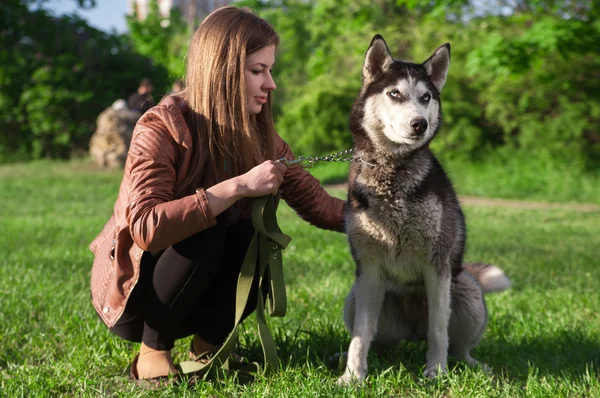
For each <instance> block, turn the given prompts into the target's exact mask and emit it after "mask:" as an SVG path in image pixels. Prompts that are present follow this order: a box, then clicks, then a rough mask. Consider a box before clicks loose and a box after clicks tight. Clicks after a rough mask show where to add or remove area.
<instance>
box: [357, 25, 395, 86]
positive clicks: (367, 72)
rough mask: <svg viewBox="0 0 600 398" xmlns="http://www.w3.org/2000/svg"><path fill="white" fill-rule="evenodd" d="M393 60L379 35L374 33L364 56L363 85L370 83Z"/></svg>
mask: <svg viewBox="0 0 600 398" xmlns="http://www.w3.org/2000/svg"><path fill="white" fill-rule="evenodd" d="M393 62H394V59H393V58H392V55H391V54H390V50H389V49H388V46H387V44H386V43H385V40H383V37H381V35H375V37H373V40H371V45H370V46H369V49H368V50H367V55H366V56H365V63H364V65H363V85H364V86H366V85H367V84H369V83H371V82H372V81H373V80H375V79H377V78H378V77H379V76H380V75H381V74H382V73H384V72H385V71H387V70H388V69H389V68H390V65H392V63H393Z"/></svg>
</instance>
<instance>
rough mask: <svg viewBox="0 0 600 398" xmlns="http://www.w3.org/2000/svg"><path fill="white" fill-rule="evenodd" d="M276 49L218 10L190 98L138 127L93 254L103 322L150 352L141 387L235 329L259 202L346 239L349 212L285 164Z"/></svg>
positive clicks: (197, 59) (191, 73)
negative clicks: (275, 111) (185, 349)
mask: <svg viewBox="0 0 600 398" xmlns="http://www.w3.org/2000/svg"><path fill="white" fill-rule="evenodd" d="M278 44H279V38H278V36H277V34H276V33H275V31H274V30H273V28H272V27H271V25H269V24H268V23H267V22H266V21H265V20H263V19H261V18H259V17H258V16H256V15H255V14H252V13H251V12H250V11H248V10H246V9H243V8H235V7H223V8H220V9H218V10H216V11H214V12H213V13H212V14H210V15H209V16H208V17H206V18H205V19H204V21H203V22H202V24H201V25H200V28H199V29H198V30H197V31H196V33H195V35H194V37H193V38H192V39H191V41H190V46H189V50H188V54H187V72H186V79H185V86H186V87H185V89H184V90H183V91H182V92H179V93H176V94H173V95H169V96H166V97H165V98H164V99H163V100H162V101H161V102H160V104H158V106H156V107H154V108H152V109H151V110H149V111H148V112H147V113H146V114H145V115H144V116H142V118H141V119H140V120H139V121H138V123H137V126H136V127H135V131H134V134H133V139H132V142H131V146H130V148H129V152H128V155H127V161H126V165H125V173H124V176H123V180H122V183H121V188H120V191H119V197H118V199H117V201H116V204H115V206H114V213H113V215H112V217H111V218H110V220H109V221H108V222H107V223H106V225H105V227H104V229H103V231H102V232H101V233H100V235H98V237H97V238H96V239H95V240H94V242H92V244H91V245H90V249H91V250H92V251H93V252H94V255H95V258H94V264H93V267H92V278H91V288H92V301H93V304H94V307H95V309H96V311H97V312H98V314H99V315H100V317H101V318H102V320H103V321H104V323H105V324H106V325H107V326H108V327H109V328H110V330H111V331H112V332H113V333H115V334H116V335H117V336H119V337H121V338H123V339H125V340H129V341H136V342H141V343H142V344H141V345H140V352H139V354H138V355H137V356H136V357H135V358H134V360H133V362H132V364H131V370H130V371H131V373H130V375H131V378H132V379H134V380H140V379H145V380H146V381H145V382H146V383H147V382H156V383H160V382H162V381H164V380H168V376H169V375H174V374H177V373H178V370H177V368H176V367H175V364H174V362H173V358H172V357H171V349H172V348H173V346H174V343H175V340H177V339H181V338H184V337H187V336H193V338H192V341H191V346H190V350H189V351H190V352H189V354H190V356H192V357H194V358H196V359H197V360H198V361H202V360H203V358H205V355H203V353H204V354H206V353H215V352H217V351H218V350H219V348H220V347H221V345H222V344H223V342H224V341H225V339H226V338H227V336H228V335H229V333H230V332H231V330H232V329H233V327H234V321H235V309H236V297H235V296H236V286H237V279H238V275H239V272H240V268H241V266H242V261H243V259H244V255H245V253H246V250H247V249H248V247H249V245H250V241H251V239H252V236H253V235H254V226H253V225H252V219H251V212H250V210H251V205H252V198H255V197H260V196H265V195H278V194H280V195H281V197H282V198H283V199H284V200H285V201H286V202H287V204H288V205H289V206H290V207H291V208H293V209H294V210H295V211H296V212H297V213H298V214H299V215H300V216H301V217H302V218H303V219H304V220H306V221H308V222H310V223H311V224H313V225H314V226H316V227H319V228H323V229H329V230H335V231H339V232H343V231H344V216H343V212H344V201H342V200H340V199H337V198H334V197H332V196H330V195H329V194H328V193H327V192H326V191H325V190H324V189H323V188H322V187H321V185H320V183H319V181H318V180H317V179H316V178H314V177H313V176H312V175H311V174H309V173H307V172H305V171H304V170H303V169H302V168H301V167H300V166H299V165H291V166H290V167H289V168H288V167H287V166H286V164H285V163H283V162H278V161H276V159H281V158H284V157H285V158H287V159H288V160H291V159H293V158H294V154H293V153H292V151H291V150H290V148H289V147H288V145H287V144H286V143H285V142H284V141H283V140H282V139H281V137H280V136H279V135H277V133H276V132H275V130H274V127H273V116H272V113H271V92H272V91H273V90H275V87H276V85H275V82H274V81H273V76H272V74H271V69H272V68H273V64H274V63H275V49H276V47H277V45H278ZM257 282H258V281H256V280H255V283H254V284H253V286H252V293H251V298H250V299H249V301H248V303H247V305H246V311H245V312H244V317H246V316H248V315H249V314H250V313H252V312H253V311H254V310H255V309H256V305H257V294H258V284H257ZM99 344H100V343H99Z"/></svg>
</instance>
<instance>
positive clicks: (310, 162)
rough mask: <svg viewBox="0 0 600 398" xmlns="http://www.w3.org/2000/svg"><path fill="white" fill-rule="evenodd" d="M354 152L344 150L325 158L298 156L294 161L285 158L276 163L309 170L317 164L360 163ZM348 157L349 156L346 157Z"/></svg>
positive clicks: (351, 149) (353, 150) (353, 149)
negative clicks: (296, 165) (298, 166)
mask: <svg viewBox="0 0 600 398" xmlns="http://www.w3.org/2000/svg"><path fill="white" fill-rule="evenodd" d="M355 152H356V148H350V149H344V150H343V151H340V152H336V153H332V154H331V155H326V156H321V157H318V156H298V157H297V158H296V159H293V160H287V159H286V158H282V159H279V160H278V161H279V162H281V163H283V164H285V165H286V166H292V165H294V164H298V165H300V166H301V167H303V168H305V169H310V168H311V167H313V166H314V165H315V164H317V162H348V163H350V162H352V161H361V159H360V158H356V157H355V156H354V153H355ZM348 155H350V156H348Z"/></svg>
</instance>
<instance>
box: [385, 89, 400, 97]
mask: <svg viewBox="0 0 600 398" xmlns="http://www.w3.org/2000/svg"><path fill="white" fill-rule="evenodd" d="M388 95H389V96H390V97H392V98H400V91H398V90H392V91H390V92H388Z"/></svg>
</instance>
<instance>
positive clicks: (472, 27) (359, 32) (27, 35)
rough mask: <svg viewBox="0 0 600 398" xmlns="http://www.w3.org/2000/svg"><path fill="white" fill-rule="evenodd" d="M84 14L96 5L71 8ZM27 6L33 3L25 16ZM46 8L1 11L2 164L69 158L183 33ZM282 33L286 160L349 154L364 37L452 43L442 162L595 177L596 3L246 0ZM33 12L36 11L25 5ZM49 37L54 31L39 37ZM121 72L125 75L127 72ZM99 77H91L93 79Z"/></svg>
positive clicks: (174, 54) (397, 45)
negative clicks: (100, 26)
mask: <svg viewBox="0 0 600 398" xmlns="http://www.w3.org/2000/svg"><path fill="white" fill-rule="evenodd" d="M79 2H80V3H81V5H82V6H93V1H84V0H80V1H79ZM32 3H34V4H35V3H41V4H42V9H35V7H32V5H31V4H32ZM44 3H45V2H44V1H39V0H38V1H28V0H9V1H8V2H7V3H6V4H5V5H2V6H0V7H2V8H0V9H1V10H2V14H0V15H2V17H0V18H1V20H2V21H3V24H4V25H2V26H4V27H3V28H2V30H1V36H0V37H1V40H2V42H1V44H2V46H1V49H0V87H1V94H0V111H1V112H0V129H1V132H2V134H1V135H0V160H7V159H11V158H20V157H22V156H23V154H25V155H26V156H29V157H43V156H51V157H67V156H68V155H69V154H70V153H72V152H73V150H76V149H78V148H83V149H85V148H86V145H87V142H88V141H89V137H90V136H91V134H92V132H93V129H94V120H95V116H96V115H97V114H98V113H99V112H100V111H101V110H102V109H103V108H104V107H106V106H108V105H109V104H110V103H112V101H114V99H116V98H120V97H123V96H125V95H126V94H127V93H129V92H130V91H132V90H134V89H135V86H136V84H137V82H138V80H139V77H140V76H142V75H144V76H150V77H152V78H154V80H155V81H157V82H159V86H160V83H163V88H160V87H159V89H158V90H157V91H158V92H160V93H164V92H165V91H166V87H167V85H168V83H169V82H170V81H171V80H174V79H175V78H179V77H181V76H182V75H183V72H184V60H185V52H186V49H187V38H188V37H189V33H190V31H191V30H189V29H188V26H187V24H186V23H185V21H183V19H182V18H181V15H180V14H179V13H177V12H175V13H173V14H171V16H170V17H169V18H168V19H165V18H164V17H161V16H160V15H159V14H158V9H157V7H156V5H155V4H154V5H153V7H152V8H151V13H150V16H149V17H148V18H147V19H146V20H145V21H137V20H136V19H135V18H128V26H129V30H130V32H129V34H128V35H127V36H118V35H115V34H107V33H103V32H99V31H97V30H94V29H92V28H90V27H89V26H87V25H86V24H85V23H84V22H83V21H81V20H78V19H77V18H75V17H61V18H53V17H51V16H49V15H48V13H47V12H45V11H43V4H44ZM238 4H239V5H247V6H250V7H251V8H252V9H253V10H255V11H256V12H258V13H259V14H260V15H261V16H263V17H265V18H266V19H267V20H269V21H270V22H271V23H272V24H273V25H274V26H275V28H276V30H277V31H278V32H279V34H280V36H281V46H280V49H279V55H278V60H277V65H276V68H275V72H274V73H275V75H276V81H277V83H278V87H279V88H278V90H276V92H275V97H276V98H275V103H276V106H277V108H276V123H277V128H278V131H279V132H280V134H281V135H282V136H283V137H284V138H285V139H286V140H287V141H288V142H289V143H290V145H291V146H292V148H293V149H294V151H295V152H296V153H297V154H305V155H315V154H324V153H328V152H331V151H337V150H340V149H343V148H346V147H349V146H351V144H352V143H351V137H350V134H349V132H348V115H349V112H350V108H351V106H352V103H353V101H354V99H355V97H356V95H357V93H358V90H359V88H360V80H361V67H362V62H363V57H364V53H365V51H366V49H367V47H368V44H369V42H370V40H371V38H372V37H373V35H374V34H375V33H381V34H382V35H383V36H384V37H385V38H386V40H387V42H388V44H389V46H390V49H391V51H392V53H393V55H394V56H395V57H396V58H399V59H404V60H412V61H415V62H422V61H423V60H425V59H426V58H427V57H428V56H429V55H430V54H431V53H432V52H433V50H434V49H435V48H436V47H437V46H439V45H440V44H442V43H444V42H450V43H451V45H452V65H451V68H450V76H449V79H448V82H447V85H446V87H445V88H444V93H443V99H444V121H445V124H444V127H443V128H442V131H441V133H440V135H439V138H438V139H436V141H435V142H434V144H433V146H434V149H435V150H436V152H437V153H438V154H439V155H440V156H441V157H443V158H446V159H447V160H448V159H452V160H457V161H462V162H468V163H474V164H477V163H485V162H490V161H493V162H495V163H497V164H500V165H501V164H502V163H503V162H505V161H506V159H509V158H512V157H518V158H521V159H532V161H533V160H535V164H543V165H552V167H555V168H563V167H565V166H568V168H569V169H570V170H572V172H573V173H574V174H577V173H584V172H585V173H593V174H595V175H597V172H598V168H599V166H600V132H599V129H598V125H599V123H600V101H599V99H600V54H599V51H598V43H600V18H599V16H600V6H599V4H598V2H596V1H591V0H581V1H570V0H569V1H566V0H565V1H560V0H518V1H500V0H499V1H489V2H480V1H468V0H445V1H441V2H431V1H427V0H375V1H370V0H309V1H305V0H246V1H242V2H240V3H238ZM34 9H35V11H34ZM49 32H52V34H48V33H49ZM124 65H126V67H124ZM100 82H101V83H100Z"/></svg>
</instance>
